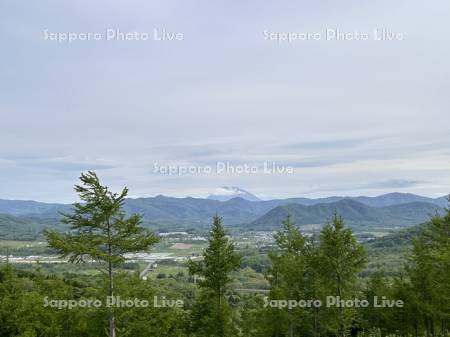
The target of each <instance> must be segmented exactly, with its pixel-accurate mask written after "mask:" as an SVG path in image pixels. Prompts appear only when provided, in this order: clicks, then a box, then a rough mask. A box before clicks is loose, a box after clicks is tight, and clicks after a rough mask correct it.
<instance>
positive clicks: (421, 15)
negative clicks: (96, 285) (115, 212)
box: [0, 0, 450, 202]
mask: <svg viewBox="0 0 450 337" xmlns="http://www.w3.org/2000/svg"><path fill="white" fill-rule="evenodd" d="M449 12H450V2H449V1H448V0H437V1H434V2H433V4H432V5H431V4H430V3H426V2H424V1H416V0H412V1H402V0H400V1H391V0H379V1H370V2H368V1H367V2H365V3H363V2H362V1H356V0H355V1H341V2H339V3H337V2H335V1H334V2H333V1H271V2H270V3H269V2H262V1H245V2H244V1H242V2H237V1H235V2H232V1H215V2H211V1H195V0H194V1H181V0H178V1H177V0H166V1H158V2H157V1H133V0H131V1H102V2H100V1H97V2H93V1H91V0H90V1H87V0H80V1H71V2H68V1H65V2H62V1H57V0H53V1H45V0H42V1H31V2H30V1H23V0H15V1H3V2H2V4H1V5H0V43H1V53H0V59H1V62H0V118H1V119H0V198H8V199H35V200H40V201H58V202H70V201H73V200H74V199H75V195H74V192H73V190H72V186H73V184H74V183H76V181H77V178H78V176H79V175H80V172H81V171H84V170H88V169H92V170H96V171H97V172H98V174H99V175H100V176H101V177H102V178H103V180H104V181H105V182H106V183H107V184H108V185H110V186H112V187H113V188H119V187H121V186H124V185H127V186H128V187H129V188H130V193H131V195H132V196H152V195H157V194H165V195H171V196H186V195H191V196H206V195H208V193H209V192H211V191H213V190H214V189H216V188H217V187H219V186H224V185H233V186H239V187H242V188H245V189H247V190H249V191H251V192H253V193H254V194H256V195H258V196H260V197H263V198H271V197H289V196H307V197H319V196H327V195H336V194H339V195H362V194H366V195H377V194H382V193H387V192H392V191H399V192H414V193H419V194H423V195H428V196H441V195H444V194H446V193H449V192H450V137H449V134H450V132H449V131H450V95H449V92H450V76H449V75H450V65H449V63H448V60H449V59H450V47H449V39H450V24H449V23H448V17H449V14H450V13H449ZM108 29H111V30H112V31H115V30H119V31H121V32H125V33H126V32H131V33H133V32H138V33H139V34H138V36H142V37H143V39H144V40H143V39H141V40H136V39H135V40H121V39H120V37H118V38H115V37H113V36H111V37H110V38H109V39H107V36H106V31H107V30H108ZM327 29H328V31H329V33H330V34H331V33H332V32H337V31H338V30H339V32H341V33H348V34H347V35H346V36H347V37H346V38H345V39H336V38H333V37H332V36H331V35H330V36H327V34H326V32H327ZM374 29H378V31H379V32H381V31H382V30H383V29H384V30H385V31H388V32H389V34H387V35H385V40H382V41H378V40H376V39H375V36H374V33H373V31H374ZM155 31H156V33H157V35H156V36H155V35H154V34H155ZM68 32H71V33H72V34H75V35H73V36H77V37H78V38H80V39H81V38H83V34H86V33H92V34H96V35H95V36H96V37H97V38H95V39H91V40H89V41H86V40H84V41H82V40H76V41H72V42H68V41H60V42H58V41H54V40H53V38H54V37H55V36H58V37H64V35H63V33H68ZM283 33H291V35H290V36H294V37H295V36H297V37H300V36H303V37H304V36H306V34H307V33H310V34H316V35H315V36H316V37H317V36H318V35H317V34H319V38H317V39H312V40H307V39H300V38H299V39H298V40H295V41H290V42H289V41H283V40H278V41H277V40H276V38H277V37H280V38H281V37H283V35H281V34H283ZM49 34H51V36H52V38H50V37H49ZM58 34H59V35H58ZM145 34H147V39H146V40H145ZM163 34H165V35H164V37H166V40H165V41H159V40H157V39H159V38H161V37H162V36H163ZM174 34H179V35H177V36H178V37H179V39H175V40H170V41H169V40H168V39H169V38H170V37H174V36H175V35H174ZM277 34H279V35H277ZM364 34H367V36H368V37H367V39H363V38H361V39H358V36H363V35H364ZM116 35H117V34H116ZM117 36H119V35H117ZM180 36H181V38H180ZM377 36H378V37H380V36H381V35H377ZM393 36H394V39H393V40H389V38H392V37H393ZM155 37H156V39H155ZM351 38H353V40H351ZM264 163H269V168H270V169H267V170H264ZM272 163H275V164H274V165H275V166H276V167H277V169H275V170H274V169H273V166H272ZM223 165H228V166H227V168H225V169H224V170H221V169H222V168H223V167H222V166H223ZM218 169H219V170H218ZM183 170H188V171H189V172H184V171H183ZM249 170H250V172H249Z"/></svg>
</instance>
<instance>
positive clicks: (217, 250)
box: [189, 215, 241, 337]
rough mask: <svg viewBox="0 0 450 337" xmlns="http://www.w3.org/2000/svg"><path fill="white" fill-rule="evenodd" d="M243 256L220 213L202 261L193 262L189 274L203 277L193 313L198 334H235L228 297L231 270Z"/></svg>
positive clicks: (194, 326)
mask: <svg viewBox="0 0 450 337" xmlns="http://www.w3.org/2000/svg"><path fill="white" fill-rule="evenodd" d="M240 263H241V258H240V256H239V255H237V254H236V253H235V252H234V246H233V245H232V244H231V243H230V242H229V239H228V238H227V236H226V234H225V230H224V228H223V226H222V221H221V219H220V218H219V217H218V216H217V215H216V216H214V218H213V224H212V228H211V232H210V238H209V241H208V247H207V248H206V249H205V251H204V253H203V259H202V260H201V261H190V263H189V273H190V274H191V275H196V276H198V277H199V280H198V285H199V286H200V289H201V292H200V297H199V299H198V303H197V305H196V306H195V310H193V313H192V326H191V330H192V331H193V332H194V334H195V335H196V336H217V337H224V336H234V335H235V333H236V329H235V327H234V324H233V322H232V315H231V310H230V306H229V304H228V302H227V299H226V297H225V295H226V293H227V290H228V289H229V284H230V283H231V281H232V278H231V276H230V274H231V272H233V271H235V270H237V269H238V268H239V266H240Z"/></svg>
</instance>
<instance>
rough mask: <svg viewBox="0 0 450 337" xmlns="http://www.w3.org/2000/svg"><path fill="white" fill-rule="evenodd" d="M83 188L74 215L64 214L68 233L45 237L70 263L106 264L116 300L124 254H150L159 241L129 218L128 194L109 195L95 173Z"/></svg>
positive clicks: (137, 217) (111, 332)
mask: <svg viewBox="0 0 450 337" xmlns="http://www.w3.org/2000/svg"><path fill="white" fill-rule="evenodd" d="M80 180H81V185H75V191H76V192H77V193H78V194H79V197H80V200H81V202H77V203H75V204H74V205H73V213H71V214H64V216H63V220H62V222H63V223H65V224H67V225H69V226H70V230H69V231H68V233H65V234H59V233H57V232H56V231H53V230H48V231H46V233H45V235H46V237H47V241H48V244H49V246H50V247H52V248H54V249H56V250H57V251H58V252H59V253H60V254H61V257H67V258H68V259H69V261H70V262H72V263H76V262H82V261H85V259H86V258H90V259H93V260H96V261H103V262H106V265H107V267H106V268H107V272H108V280H109V284H108V296H110V297H113V296H114V282H113V280H114V276H113V271H114V268H115V267H116V266H117V265H119V264H121V263H123V262H124V261H125V257H124V254H126V253H131V252H138V251H144V250H147V249H148V248H149V247H151V246H152V245H154V244H155V243H156V242H157V241H158V239H157V237H155V236H154V235H153V234H151V233H149V232H147V231H146V230H145V229H144V228H143V227H141V223H142V220H141V216H140V215H138V214H133V215H131V216H130V217H126V215H125V212H124V210H123V204H124V201H125V198H126V196H127V193H128V189H127V188H124V189H123V190H122V191H121V192H120V193H113V192H111V191H109V189H108V187H106V186H103V185H102V184H101V183H100V180H99V178H98V177H97V175H96V174H95V172H92V171H89V172H88V173H83V174H81V177H80ZM115 331H116V327H115V317H114V310H113V309H112V308H110V313H109V336H110V337H115V335H116V333H115Z"/></svg>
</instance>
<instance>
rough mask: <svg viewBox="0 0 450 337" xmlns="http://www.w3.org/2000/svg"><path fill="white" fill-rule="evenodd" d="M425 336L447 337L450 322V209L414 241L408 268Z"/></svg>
mask: <svg viewBox="0 0 450 337" xmlns="http://www.w3.org/2000/svg"><path fill="white" fill-rule="evenodd" d="M406 269H407V271H408V274H409V276H410V279H411V283H412V285H413V288H414V292H415V295H416V297H417V300H418V301H419V303H420V306H419V312H420V314H421V315H422V317H423V324H424V328H425V333H426V335H427V336H428V335H434V334H435V333H436V330H438V331H439V332H440V334H442V335H444V334H445V333H446V332H447V331H448V328H449V322H450V306H449V305H448V303H450V210H448V209H447V210H446V214H445V215H444V216H439V215H436V216H434V217H432V218H431V221H430V223H429V224H428V226H426V227H425V229H424V230H423V232H422V233H421V234H420V235H419V236H418V237H416V238H415V240H414V242H413V250H412V255H411V256H410V258H409V262H408V264H407V266H406Z"/></svg>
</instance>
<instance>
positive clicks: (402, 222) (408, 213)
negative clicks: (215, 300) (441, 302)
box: [248, 199, 443, 230]
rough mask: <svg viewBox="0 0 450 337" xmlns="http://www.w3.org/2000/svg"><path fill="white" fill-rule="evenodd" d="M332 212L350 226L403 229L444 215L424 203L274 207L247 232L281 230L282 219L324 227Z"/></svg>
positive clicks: (339, 203)
mask: <svg viewBox="0 0 450 337" xmlns="http://www.w3.org/2000/svg"><path fill="white" fill-rule="evenodd" d="M335 212H337V213H338V214H339V215H340V216H342V217H343V218H344V220H345V222H346V223H347V224H349V225H369V226H382V227H394V226H405V227H406V226H411V225H415V224H418V223H421V222H424V221H426V220H428V219H429V217H430V215H433V214H436V212H438V213H443V209H442V208H441V207H439V206H437V205H434V204H430V203H426V202H412V203H407V204H399V205H393V206H386V207H370V206H367V205H364V204H363V203H361V202H358V201H355V200H351V199H343V200H340V201H337V202H333V203H325V204H316V205H310V206H305V205H299V204H289V205H283V206H278V207H275V208H274V209H272V210H270V211H269V212H267V213H266V214H265V215H263V216H262V217H260V218H258V219H256V220H255V221H253V222H251V223H250V224H249V225H248V228H249V229H253V230H263V229H274V228H280V227H281V223H282V221H283V219H285V218H286V216H288V215H290V216H291V220H292V221H293V222H294V223H295V224H297V225H307V224H323V223H325V222H327V221H329V220H330V219H331V218H332V216H333V214H334V213H335Z"/></svg>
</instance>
